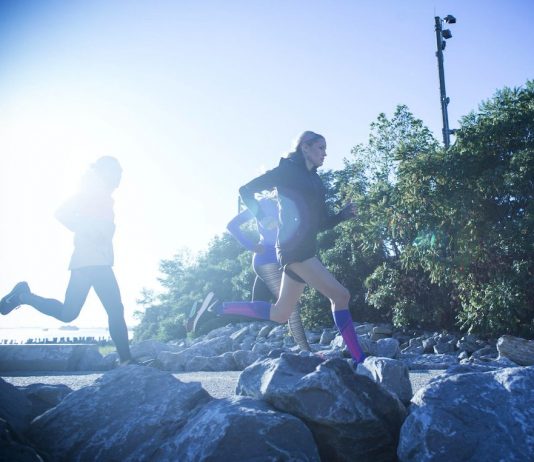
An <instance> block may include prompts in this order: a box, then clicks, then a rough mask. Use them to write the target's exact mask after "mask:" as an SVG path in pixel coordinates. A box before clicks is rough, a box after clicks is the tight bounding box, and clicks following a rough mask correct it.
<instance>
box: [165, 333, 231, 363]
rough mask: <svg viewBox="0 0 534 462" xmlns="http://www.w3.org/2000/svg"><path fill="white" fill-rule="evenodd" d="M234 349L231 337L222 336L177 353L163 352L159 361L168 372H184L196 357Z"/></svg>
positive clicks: (200, 342) (215, 354)
mask: <svg viewBox="0 0 534 462" xmlns="http://www.w3.org/2000/svg"><path fill="white" fill-rule="evenodd" d="M232 349H233V340H232V339H231V338H230V337H226V336H221V337H215V338H211V339H208V340H202V341H199V342H197V343H195V344H193V345H191V346H190V347H189V348H186V349H185V350H182V351H178V352H176V353H174V352H170V351H161V352H160V353H159V354H158V358H157V359H158V361H159V362H160V364H161V367H162V368H163V369H164V370H166V371H183V370H184V369H185V366H186V364H187V363H188V362H189V361H190V360H191V358H193V357H195V356H203V357H212V356H217V355H220V354H222V353H226V352H227V351H232Z"/></svg>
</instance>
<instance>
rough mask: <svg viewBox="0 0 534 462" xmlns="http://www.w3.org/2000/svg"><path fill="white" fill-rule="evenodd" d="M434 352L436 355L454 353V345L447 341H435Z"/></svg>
mask: <svg viewBox="0 0 534 462" xmlns="http://www.w3.org/2000/svg"><path fill="white" fill-rule="evenodd" d="M434 353H436V354H437V355H443V354H447V353H454V345H451V344H450V343H449V342H444V343H436V344H435V345H434Z"/></svg>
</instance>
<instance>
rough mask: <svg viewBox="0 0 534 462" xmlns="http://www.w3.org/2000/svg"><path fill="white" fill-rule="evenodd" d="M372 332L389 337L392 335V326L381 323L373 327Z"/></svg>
mask: <svg viewBox="0 0 534 462" xmlns="http://www.w3.org/2000/svg"><path fill="white" fill-rule="evenodd" d="M372 332H373V334H378V335H387V336H388V337H391V336H392V335H393V328H392V327H391V326H390V325H389V324H381V325H379V326H375V327H373V330H372Z"/></svg>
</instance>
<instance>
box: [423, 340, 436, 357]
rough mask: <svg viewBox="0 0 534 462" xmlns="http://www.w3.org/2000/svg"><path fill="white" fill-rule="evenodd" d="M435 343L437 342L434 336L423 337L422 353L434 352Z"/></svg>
mask: <svg viewBox="0 0 534 462" xmlns="http://www.w3.org/2000/svg"><path fill="white" fill-rule="evenodd" d="M436 343H437V342H436V339H435V338H434V337H430V338H425V339H424V340H423V343H422V345H423V350H424V353H434V346H435V345H436Z"/></svg>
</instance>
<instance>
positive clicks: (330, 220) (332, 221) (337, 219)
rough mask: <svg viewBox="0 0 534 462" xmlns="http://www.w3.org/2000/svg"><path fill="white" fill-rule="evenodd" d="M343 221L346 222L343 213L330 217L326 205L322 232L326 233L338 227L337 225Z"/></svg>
mask: <svg viewBox="0 0 534 462" xmlns="http://www.w3.org/2000/svg"><path fill="white" fill-rule="evenodd" d="M343 220H344V218H343V214H342V213H341V212H340V213H336V214H333V215H330V214H329V213H328V211H327V208H326V205H325V207H324V216H323V220H322V223H321V229H320V231H325V230H327V229H331V228H333V227H334V226H336V225H337V224H339V223H341V222H342V221H343Z"/></svg>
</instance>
